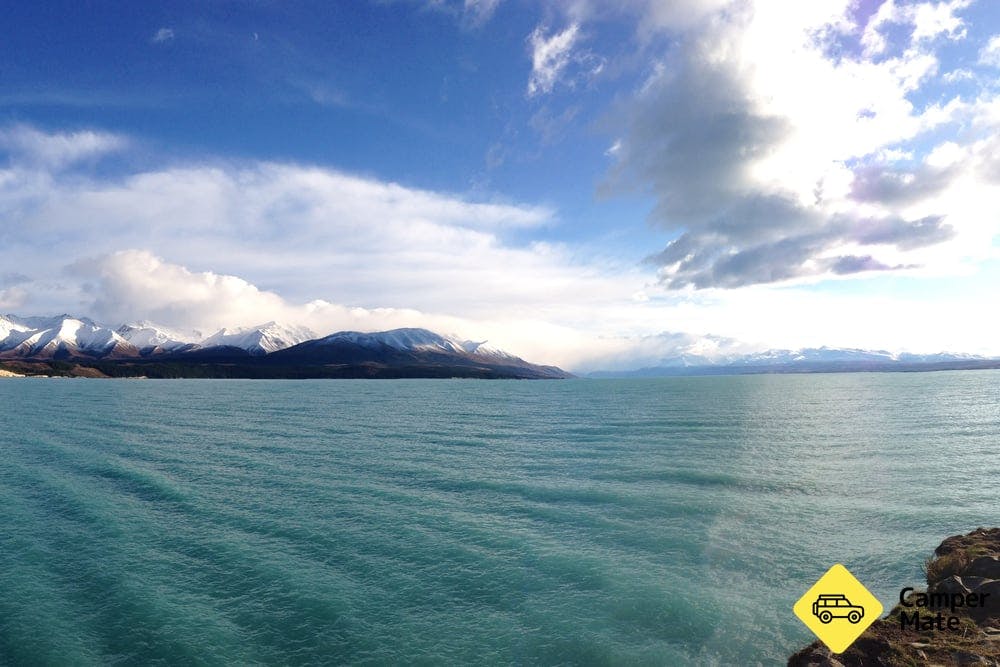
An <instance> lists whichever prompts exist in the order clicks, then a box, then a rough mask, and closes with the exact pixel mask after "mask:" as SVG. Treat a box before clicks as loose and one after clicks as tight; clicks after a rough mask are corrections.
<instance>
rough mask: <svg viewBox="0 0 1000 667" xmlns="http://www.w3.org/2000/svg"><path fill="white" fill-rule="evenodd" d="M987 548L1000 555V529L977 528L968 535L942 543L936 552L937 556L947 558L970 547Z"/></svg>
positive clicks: (950, 538)
mask: <svg viewBox="0 0 1000 667" xmlns="http://www.w3.org/2000/svg"><path fill="white" fill-rule="evenodd" d="M973 546H975V547H979V548H986V549H987V550H989V551H993V552H995V553H997V554H1000V528H989V529H986V528H976V529H975V530H974V531H972V532H971V533H969V534H968V535H955V536H953V537H949V538H948V539H946V540H944V541H943V542H941V544H940V545H939V546H938V548H937V549H935V550H934V554H935V555H936V556H947V555H948V554H950V553H954V552H956V551H958V552H962V551H967V550H968V549H969V548H970V547H973Z"/></svg>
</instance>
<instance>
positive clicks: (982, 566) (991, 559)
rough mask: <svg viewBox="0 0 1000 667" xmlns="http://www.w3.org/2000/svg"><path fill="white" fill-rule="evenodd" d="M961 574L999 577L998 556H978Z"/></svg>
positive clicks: (999, 563)
mask: <svg viewBox="0 0 1000 667" xmlns="http://www.w3.org/2000/svg"><path fill="white" fill-rule="evenodd" d="M963 574H967V575H972V576H974V577H986V578H987V579H1000V558H997V557H996V556H980V557H979V558H976V559H975V560H973V561H972V562H971V563H969V566H968V567H967V568H965V571H964V572H963Z"/></svg>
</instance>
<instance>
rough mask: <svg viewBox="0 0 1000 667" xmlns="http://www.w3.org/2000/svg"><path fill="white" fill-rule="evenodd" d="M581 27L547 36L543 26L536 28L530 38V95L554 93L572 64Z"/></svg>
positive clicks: (569, 28) (572, 25)
mask: <svg viewBox="0 0 1000 667" xmlns="http://www.w3.org/2000/svg"><path fill="white" fill-rule="evenodd" d="M579 30H580V26H579V25H578V24H576V23H574V24H571V25H570V26H569V27H568V28H566V29H565V30H563V31H562V32H555V33H552V34H550V35H546V29H545V28H544V27H543V26H538V27H537V28H535V30H534V32H532V33H531V36H530V37H529V38H528V41H529V43H530V45H531V75H530V77H529V78H528V95H529V96H532V95H538V94H544V93H550V92H552V89H553V87H554V86H555V85H556V83H557V82H558V81H559V77H560V75H562V73H563V71H564V70H565V69H566V66H567V65H569V63H570V57H571V55H572V50H573V45H574V43H575V42H576V39H577V35H578V33H579Z"/></svg>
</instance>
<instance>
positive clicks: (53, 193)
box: [0, 160, 649, 364]
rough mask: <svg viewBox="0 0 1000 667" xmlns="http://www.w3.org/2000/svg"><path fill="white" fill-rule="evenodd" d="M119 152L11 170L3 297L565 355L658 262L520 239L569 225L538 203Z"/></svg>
mask: <svg viewBox="0 0 1000 667" xmlns="http://www.w3.org/2000/svg"><path fill="white" fill-rule="evenodd" d="M113 167H114V168H112V169H111V170H107V169H101V170H93V169H91V168H90V165H89V164H86V163H80V164H79V165H77V166H76V167H74V168H71V169H69V170H64V169H54V168H50V167H48V166H47V165H46V164H44V163H36V162H30V163H29V162H24V161H18V160H15V163H14V164H13V165H12V166H11V167H10V168H9V169H6V170H0V236H2V237H3V239H4V243H3V244H0V267H3V270H4V274H5V275H6V274H8V273H9V274H10V276H8V278H10V280H15V279H16V280H17V281H19V282H18V284H17V285H7V286H3V285H0V289H4V290H7V291H5V292H4V299H3V302H2V303H5V304H8V306H9V309H12V308H16V309H17V310H18V311H21V312H26V313H29V314H44V313H56V312H76V313H80V314H85V315H92V316H94V317H97V318H99V319H102V320H108V321H109V323H119V322H121V321H127V320H134V319H151V320H154V321H155V320H159V323H160V324H162V325H165V326H173V327H178V328H185V329H188V328H197V329H200V330H204V331H208V330H212V329H214V328H217V327H221V326H250V325H253V324H259V323H261V322H264V321H267V320H272V319H274V320H280V321H286V322H288V323H290V324H304V325H306V326H308V327H309V328H311V329H313V330H314V331H317V332H323V331H332V330H333V329H349V328H355V329H362V330H369V331H370V330H375V329H386V328H392V327H395V326H425V327H427V328H431V329H435V330H439V331H444V332H452V333H456V334H458V335H462V336H464V337H467V338H475V339H482V338H489V339H490V340H491V342H493V343H495V344H497V345H499V346H501V347H504V348H506V349H510V350H511V351H513V352H515V353H517V354H521V355H523V356H525V357H526V358H535V359H541V360H547V361H551V362H553V363H564V364H571V363H575V362H576V361H578V360H579V359H580V358H581V356H585V355H586V354H587V353H586V351H585V350H586V349H587V347H588V346H589V344H590V343H589V341H591V340H592V339H593V333H580V332H579V331H577V327H579V326H580V325H585V326H590V327H593V326H594V322H593V320H592V318H593V312H594V309H600V308H602V307H604V306H613V305H614V304H617V303H631V295H632V294H634V293H635V291H636V289H637V286H641V285H642V284H643V282H644V281H645V280H647V279H648V278H649V276H648V275H645V274H646V273H648V271H645V270H643V269H640V268H636V267H633V266H630V265H624V266H616V265H614V264H611V263H603V262H600V261H596V260H593V259H588V258H587V257H581V256H578V255H577V253H576V252H575V251H574V250H573V249H571V248H568V247H564V246H562V245H560V244H558V243H545V242H537V241H535V242H531V241H524V240H520V239H522V237H524V236H525V235H526V234H527V235H528V236H530V230H532V229H535V228H539V227H542V226H549V225H557V224H560V223H559V220H558V218H557V216H556V215H555V213H554V212H553V211H552V210H550V209H549V208H546V207H543V206H535V205H528V204H519V203H515V202H503V201H483V200H481V199H473V198H470V197H468V196H464V195H460V194H452V193H441V192H433V191H428V190H422V189H419V188H412V187H407V186H404V185H401V184H397V183H391V182H385V181H379V180H377V179H373V178H364V177H359V176H355V175H351V174H345V173H343V172H339V171H336V170H331V169H325V168H320V167H315V166H307V165H297V164H280V163H273V162H245V163H225V162H218V163H214V164H206V163H197V164H173V165H164V166H161V167H159V168H151V169H147V170H143V171H138V172H135V171H131V170H128V169H127V168H126V169H122V165H120V164H119V165H113ZM109 173H110V174H112V175H109ZM66 265H70V268H69V269H68V270H64V267H65V266H66ZM28 276H30V280H25V278H27V277H28ZM8 282H9V281H8ZM10 290H16V291H10ZM588 322H589V324H588ZM600 326H603V324H602V325H600ZM608 326H611V325H610V324H609V325H608Z"/></svg>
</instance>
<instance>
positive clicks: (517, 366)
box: [267, 329, 570, 378]
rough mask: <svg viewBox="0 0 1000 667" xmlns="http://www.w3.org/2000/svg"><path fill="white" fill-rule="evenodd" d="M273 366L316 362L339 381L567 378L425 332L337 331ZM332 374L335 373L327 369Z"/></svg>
mask: <svg viewBox="0 0 1000 667" xmlns="http://www.w3.org/2000/svg"><path fill="white" fill-rule="evenodd" d="M267 360H268V361H269V362H271V363H274V364H279V363H280V364H289V365H299V364H314V365H315V364H319V365H322V366H323V367H325V368H328V369H340V370H337V371H336V372H341V373H343V374H344V375H343V377H519V378H562V377H570V376H569V374H567V373H566V372H565V371H563V370H561V369H559V368H555V367H554V366H539V365H537V364H532V363H529V362H527V361H525V360H523V359H520V358H519V357H515V356H514V355H512V354H508V353H506V352H504V351H502V350H497V349H496V348H492V347H489V346H487V345H486V344H485V343H482V342H477V341H468V340H462V339H460V338H457V337H455V336H442V335H441V334H437V333H434V332H433V331H428V330H427V329H393V330H392V331H380V332H376V333H361V332H358V331H340V332H338V333H335V334H331V335H329V336H326V337H324V338H319V339H317V340H310V341H306V342H304V343H300V344H298V345H294V346H292V347H290V348H288V349H285V350H279V351H278V352H274V353H273V354H270V355H268V357H267ZM331 372H334V371H333V370H331Z"/></svg>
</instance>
